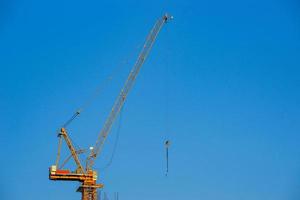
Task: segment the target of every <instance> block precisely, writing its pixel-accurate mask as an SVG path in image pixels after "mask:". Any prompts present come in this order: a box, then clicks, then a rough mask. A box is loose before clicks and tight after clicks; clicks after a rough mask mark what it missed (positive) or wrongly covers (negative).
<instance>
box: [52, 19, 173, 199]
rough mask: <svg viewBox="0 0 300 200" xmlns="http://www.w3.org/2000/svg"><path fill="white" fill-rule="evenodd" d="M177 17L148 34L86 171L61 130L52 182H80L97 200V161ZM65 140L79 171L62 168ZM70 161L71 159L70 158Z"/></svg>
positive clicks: (87, 195)
mask: <svg viewBox="0 0 300 200" xmlns="http://www.w3.org/2000/svg"><path fill="white" fill-rule="evenodd" d="M172 18H173V17H172V16H171V15H169V14H165V15H164V16H163V17H161V18H160V19H158V20H157V21H156V23H155V25H154V26H153V28H152V29H151V31H150V33H149V34H148V36H147V38H146V41H145V43H144V45H143V48H142V51H141V52H140V54H139V56H138V58H137V61H136V62H135V64H134V66H133V68H132V70H131V71H130V73H129V75H128V77H127V80H126V82H125V84H124V86H123V88H122V89H121V92H120V93H119V95H118V96H117V98H116V100H115V103H114V105H113V107H112V109H111V112H110V114H109V115H108V117H107V119H106V121H105V123H104V126H103V128H102V129H101V131H100V133H99V135H98V138H97V140H96V143H95V145H94V146H93V147H91V148H90V150H91V151H90V154H89V155H88V157H87V159H86V167H85V168H84V167H83V165H82V164H81V161H80V159H79V156H78V154H79V153H83V152H84V151H83V150H81V149H76V148H75V147H74V145H73V143H72V140H71V139H70V137H69V135H68V132H67V130H66V125H65V126H63V127H62V128H61V129H60V133H59V134H58V136H59V138H60V139H59V148H58V153H57V160H56V164H55V165H52V166H51V167H50V168H49V179H50V180H54V181H77V182H80V183H81V185H80V187H79V188H78V189H77V191H78V192H81V199H82V200H97V189H99V188H103V184H102V183H97V178H98V176H97V172H96V171H95V170H94V169H93V165H94V163H95V160H96V158H97V157H98V156H99V155H100V154H101V150H102V149H103V145H104V143H105V140H106V138H107V136H108V135H109V133H110V130H111V127H112V126H113V123H114V121H115V119H116V118H117V116H118V114H119V113H120V111H121V109H122V107H123V105H124V102H125V100H126V98H127V96H128V93H129V91H130V90H131V88H132V87H133V85H134V83H135V80H136V77H137V75H138V73H139V72H140V69H141V67H142V65H143V64H144V62H145V60H146V58H147V56H148V55H149V52H150V51H151V49H152V46H153V44H154V42H155V40H156V38H157V36H158V34H159V32H160V30H161V28H162V27H163V26H164V24H166V23H167V22H168V21H169V20H170V19H172ZM79 113H80V111H78V112H76V113H75V115H74V116H73V117H72V118H71V119H73V118H74V117H76V116H77V115H79ZM62 139H64V141H65V142H66V144H67V146H68V149H69V150H70V152H71V157H72V158H73V160H74V161H75V164H76V169H75V170H74V171H71V170H69V169H61V168H60V167H59V165H58V162H59V157H60V149H61V144H62ZM68 159H69V158H68Z"/></svg>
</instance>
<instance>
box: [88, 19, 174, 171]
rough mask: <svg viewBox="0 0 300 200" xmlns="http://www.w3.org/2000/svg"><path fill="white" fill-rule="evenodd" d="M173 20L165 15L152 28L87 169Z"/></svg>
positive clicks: (94, 149)
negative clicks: (164, 31) (163, 29)
mask: <svg viewBox="0 0 300 200" xmlns="http://www.w3.org/2000/svg"><path fill="white" fill-rule="evenodd" d="M171 18H172V16H170V15H168V14H165V15H164V16H163V17H162V18H161V19H159V20H158V21H157V22H156V23H155V25H154V27H153V28H152V30H151V31H150V33H149V35H148V36H147V39H146V41H145V43H144V46H143V49H142V51H141V52H140V54H139V56H138V59H137V61H136V62H135V65H134V67H133V68H132V70H131V72H130V74H129V76H128V78H127V80H126V82H125V84H124V86H123V88H122V90H121V92H120V94H119V95H118V97H117V99H116V100H115V103H114V105H113V107H112V109H111V112H110V114H109V116H108V118H107V120H106V122H105V123H104V126H103V128H102V130H101V132H100V134H99V136H98V138H97V141H96V144H95V146H94V148H93V149H92V151H91V153H90V155H89V157H88V159H87V169H91V168H92V166H93V164H94V160H95V159H96V158H97V156H98V155H99V154H100V153H101V150H102V147H103V145H104V142H105V140H106V138H107V135H108V134H109V132H110V129H111V127H112V125H113V123H114V121H115V119H116V117H117V116H118V114H119V113H120V111H121V109H122V107H123V105H124V102H125V100H126V98H127V95H128V93H129V91H130V90H131V88H132V86H133V85H134V83H135V80H136V77H137V75H138V73H139V72H140V69H141V67H142V65H143V64H144V62H145V60H146V58H147V56H148V55H149V52H150V51H151V48H152V46H153V44H154V42H155V40H156V37H157V35H158V34H159V32H160V30H161V28H162V27H163V25H164V24H165V23H166V22H167V21H169V20H170V19H171Z"/></svg>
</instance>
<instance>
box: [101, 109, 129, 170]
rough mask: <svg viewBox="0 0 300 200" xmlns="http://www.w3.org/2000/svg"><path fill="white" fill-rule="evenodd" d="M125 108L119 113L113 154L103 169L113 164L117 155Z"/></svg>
mask: <svg viewBox="0 0 300 200" xmlns="http://www.w3.org/2000/svg"><path fill="white" fill-rule="evenodd" d="M123 108H124V107H123ZM123 108H122V109H121V111H120V115H119V123H118V126H117V131H116V139H115V143H114V146H113V151H112V154H111V157H110V159H109V161H108V163H107V164H106V165H105V166H104V167H103V169H102V171H104V170H106V169H107V168H109V167H110V166H111V164H112V162H113V159H114V157H115V154H116V150H117V146H118V143H119V137H120V131H121V126H122V111H123Z"/></svg>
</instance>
